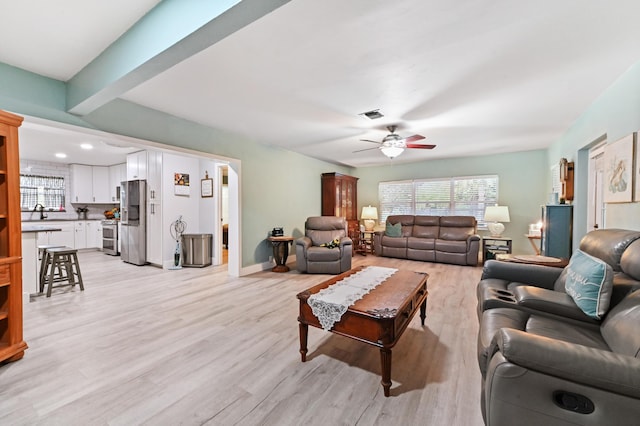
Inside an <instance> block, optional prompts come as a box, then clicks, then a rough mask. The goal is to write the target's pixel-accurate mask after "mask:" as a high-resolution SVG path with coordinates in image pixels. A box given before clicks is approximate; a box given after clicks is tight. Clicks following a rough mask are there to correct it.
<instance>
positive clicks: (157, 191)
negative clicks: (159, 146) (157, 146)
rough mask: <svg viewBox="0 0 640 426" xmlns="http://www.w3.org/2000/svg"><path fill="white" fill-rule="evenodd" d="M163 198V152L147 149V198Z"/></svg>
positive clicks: (155, 200)
mask: <svg viewBox="0 0 640 426" xmlns="http://www.w3.org/2000/svg"><path fill="white" fill-rule="evenodd" d="M161 198H162V152H159V151H147V200H148V201H150V202H151V203H156V202H158V203H159V202H160V200H161Z"/></svg>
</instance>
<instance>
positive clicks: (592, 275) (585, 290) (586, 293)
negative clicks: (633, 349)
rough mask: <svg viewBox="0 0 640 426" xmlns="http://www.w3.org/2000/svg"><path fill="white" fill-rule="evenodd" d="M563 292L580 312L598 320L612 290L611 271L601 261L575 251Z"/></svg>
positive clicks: (606, 305) (609, 298) (568, 268)
mask: <svg viewBox="0 0 640 426" xmlns="http://www.w3.org/2000/svg"><path fill="white" fill-rule="evenodd" d="M566 272H567V273H566V281H565V290H566V292H567V294H568V295H569V296H571V298H572V299H573V301H574V302H575V303H576V305H578V307H579V308H580V309H582V311H583V312H584V313H585V314H587V315H588V316H590V317H591V318H593V319H597V320H600V319H602V316H603V315H604V314H605V313H607V310H608V309H609V303H610V302H611V292H612V290H613V269H612V268H611V266H610V265H609V264H607V263H606V262H604V261H603V260H600V259H598V258H597V257H593V256H591V255H589V254H587V253H585V252H583V251H582V250H576V251H575V253H573V255H572V256H571V260H570V261H569V265H568V266H567V269H566Z"/></svg>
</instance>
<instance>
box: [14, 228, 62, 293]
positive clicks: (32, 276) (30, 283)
mask: <svg viewBox="0 0 640 426" xmlns="http://www.w3.org/2000/svg"><path fill="white" fill-rule="evenodd" d="M58 231H62V228H59V227H57V226H55V225H44V224H38V225H35V224H32V223H28V224H24V223H23V224H22V300H23V303H24V302H28V301H29V290H28V289H29V288H33V289H35V290H34V293H38V292H39V291H40V288H39V283H38V233H40V232H58Z"/></svg>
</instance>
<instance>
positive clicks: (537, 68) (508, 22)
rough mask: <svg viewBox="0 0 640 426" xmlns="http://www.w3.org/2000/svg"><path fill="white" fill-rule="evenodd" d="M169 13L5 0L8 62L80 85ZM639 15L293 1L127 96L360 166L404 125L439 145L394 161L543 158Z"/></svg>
mask: <svg viewBox="0 0 640 426" xmlns="http://www.w3.org/2000/svg"><path fill="white" fill-rule="evenodd" d="M3 3H6V4H3ZM156 3H158V2H157V1H151V0H138V1H134V2H132V1H130V0H117V1H115V0H114V1H110V2H104V1H101V0H100V1H98V0H58V1H56V2H46V1H35V0H31V1H24V0H23V1H21V2H15V1H8V0H0V6H1V7H2V10H11V11H12V19H11V20H8V25H4V24H3V26H2V27H0V38H1V39H3V40H11V41H12V42H11V44H10V45H7V44H5V45H3V47H2V49H0V62H5V63H8V64H10V65H14V66H18V67H20V68H24V69H26V70H29V71H33V72H36V73H39V74H43V75H46V76H50V77H53V78H57V79H61V80H63V81H65V80H68V79H70V78H71V77H72V76H74V75H75V74H76V73H78V72H79V71H80V70H81V69H82V68H83V67H84V66H85V65H86V64H87V63H89V62H90V61H91V60H92V59H93V58H94V57H96V56H97V55H98V54H100V52H102V50H103V49H104V48H105V47H107V46H108V45H109V44H110V43H111V42H112V41H114V40H115V39H116V38H117V37H118V36H119V35H121V34H122V33H123V32H124V31H126V29H127V28H128V27H129V26H130V25H131V24H132V23H134V22H135V21H136V20H138V19H139V18H140V17H141V16H142V15H143V14H144V13H145V12H146V11H147V10H149V9H151V8H152V7H154V6H155V5H156ZM188 4H189V3H185V7H188ZM638 16H640V2H638V1H636V0H634V1H631V0H628V1H626V0H616V1H610V2H603V1H588V2H585V1H584V0H540V1H536V2H514V1H510V0H497V1H493V2H481V1H471V0H466V1H463V0H456V1H451V0H428V1H425V0H396V1H393V2H391V1H382V0H349V1H341V0H325V1H314V0H292V1H291V2H289V3H287V4H285V5H283V6H281V7H280V8H278V9H276V10H275V11H274V12H272V13H270V14H267V15H266V16H264V17H262V18H261V19H258V20H257V21H255V22H253V23H251V24H249V25H248V26H246V27H244V28H242V29H240V30H239V31H237V32H235V33H233V34H231V35H230V36H228V37H226V38H224V39H223V40H221V41H219V42H218V43H216V44H214V45H212V46H211V47H209V48H206V49H205V50H202V51H201V52H200V53H197V54H195V55H193V56H191V57H190V58H187V59H186V60H184V61H182V62H181V63H178V64H177V65H175V66H173V67H171V68H169V69H168V70H166V71H164V72H160V73H158V74H157V75H156V76H155V77H152V78H149V79H147V80H146V81H144V82H142V83H141V84H139V85H138V86H137V87H134V88H133V89H131V90H129V91H128V92H127V93H124V94H123V95H122V96H121V98H123V99H125V100H128V101H131V102H135V103H138V104H141V105H144V106H147V107H150V108H154V109H157V110H160V111H164V112H167V113H170V114H173V115H175V116H178V117H182V118H185V119H189V120H192V121H195V122H198V123H202V124H205V125H209V126H212V127H216V128H220V129H223V130H227V131H232V132H236V133H239V134H242V135H245V136H247V137H249V138H251V139H253V140H255V141H257V142H259V143H263V144H267V145H273V146H280V147H282V148H284V149H288V150H292V151H296V152H299V153H302V154H304V155H308V156H311V157H315V158H318V159H322V160H326V161H329V162H333V163H336V164H344V165H350V166H355V167H359V166H366V165H375V164H388V163H389V161H390V160H388V159H386V157H384V156H383V155H382V153H380V152H379V151H378V150H377V149H372V150H370V151H365V152H358V153H353V151H356V150H360V149H364V148H371V147H374V148H375V146H373V145H372V144H369V143H367V142H361V141H360V139H374V140H381V139H382V138H383V137H384V136H385V134H386V133H387V132H386V131H385V130H384V128H385V126H386V125H389V124H398V125H399V129H400V130H399V131H398V132H399V134H400V135H402V136H409V135H412V134H416V133H417V134H422V135H424V136H426V140H424V141H421V142H424V143H429V144H436V145H437V147H436V148H435V149H434V150H431V151H430V150H408V151H406V152H405V153H403V154H402V155H401V156H400V157H398V158H396V159H394V160H393V162H394V163H402V162H407V161H421V160H426V159H437V158H445V157H456V156H472V155H478V154H485V153H489V152H494V151H499V152H510V151H521V150H530V149H536V148H544V147H547V146H549V145H550V144H551V143H552V142H554V141H555V140H556V139H557V138H559V137H560V136H561V135H562V133H563V132H564V131H565V130H567V128H568V127H569V126H570V125H571V124H572V122H573V121H574V120H575V119H576V118H577V117H579V115H580V114H581V113H582V112H583V111H584V110H585V109H586V108H587V107H588V106H589V105H590V104H591V103H592V102H593V101H594V100H595V99H596V98H597V97H598V96H599V95H600V94H601V93H602V92H603V91H604V90H605V89H606V88H607V87H608V86H610V85H611V84H612V83H613V82H614V81H615V80H616V78H617V77H619V76H620V75H621V74H622V73H624V72H625V71H626V70H627V69H628V68H629V67H630V66H631V65H632V64H634V63H635V62H636V61H637V60H638V59H640V58H639V57H638V52H640V23H639V21H638ZM372 109H380V111H381V112H382V113H383V114H384V115H385V117H384V118H381V119H378V120H374V121H371V120H368V119H365V118H363V117H362V116H359V115H358V114H359V113H362V112H365V111H368V110H372ZM27 136H28V135H25V134H21V138H22V139H25V137H27ZM27 142H28V141H27ZM588 142H590V141H585V144H586V143H588ZM49 144H50V145H51V146H53V144H54V139H53V138H52V139H50V140H49ZM21 149H22V153H23V155H26V154H25V152H26V150H25V149H24V148H22V146H21Z"/></svg>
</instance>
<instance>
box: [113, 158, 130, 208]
mask: <svg viewBox="0 0 640 426" xmlns="http://www.w3.org/2000/svg"><path fill="white" fill-rule="evenodd" d="M126 180H127V163H122V164H115V165H113V166H109V182H110V183H109V191H110V192H109V194H110V195H109V199H110V200H111V202H112V203H118V202H120V185H121V184H122V182H124V181H126Z"/></svg>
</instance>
